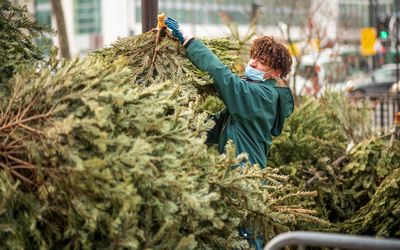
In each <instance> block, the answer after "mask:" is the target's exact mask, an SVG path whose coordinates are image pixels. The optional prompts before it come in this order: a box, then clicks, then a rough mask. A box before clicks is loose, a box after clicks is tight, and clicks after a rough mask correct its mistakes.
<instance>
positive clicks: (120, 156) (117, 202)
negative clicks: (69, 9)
mask: <svg viewBox="0 0 400 250" xmlns="http://www.w3.org/2000/svg"><path fill="white" fill-rule="evenodd" d="M1 2H2V4H3V3H9V1H8V0H1ZM2 6H3V5H2ZM16 8H17V7H16ZM19 10H22V11H26V10H24V9H19ZM4 13H6V12H5V11H3V10H2V14H4ZM1 17H2V18H3V17H4V16H1ZM1 34H3V32H2V33H1ZM8 42H10V41H8ZM205 42H206V44H207V45H208V46H210V48H212V50H213V51H214V52H215V53H216V55H217V56H219V57H220V59H221V60H222V61H225V62H226V63H228V62H229V63H230V64H229V65H230V66H232V67H233V63H234V60H233V59H234V58H233V57H232V55H231V53H230V50H232V49H234V48H235V47H236V44H235V43H233V42H230V41H229V39H227V38H221V39H214V40H205ZM10 43H11V42H10ZM10 46H11V45H10ZM56 54H57V51H56V50H54V49H53V50H52V54H51V56H50V58H49V60H48V61H46V62H45V63H42V62H39V61H38V60H36V59H31V60H29V63H28V64H25V63H21V65H20V66H19V67H18V69H17V70H15V72H14V74H12V75H10V76H9V77H7V78H5V85H4V86H7V91H3V92H1V93H0V112H1V118H0V231H1V234H0V246H1V247H3V248H6V249H17V248H18V249H146V248H147V249H156V248H157V249H224V248H225V249H231V248H234V247H236V248H243V249H245V248H248V243H247V241H245V240H244V239H243V238H241V237H239V236H238V231H237V227H238V226H246V227H248V228H253V229H254V232H255V234H254V237H256V236H258V235H263V236H264V239H265V241H268V240H269V239H270V238H271V237H273V236H274V235H276V234H278V233H281V232H284V231H288V230H292V229H294V228H295V225H297V227H300V226H301V225H304V227H306V226H308V225H310V224H318V225H320V226H328V225H329V223H328V222H327V221H324V220H321V219H319V218H318V217H316V216H314V214H315V211H313V210H308V209H306V208H305V207H303V206H302V204H303V202H305V203H309V201H310V200H312V198H313V197H315V196H316V194H317V193H316V192H315V191H313V192H302V191H298V190H297V189H294V188H293V187H292V186H291V185H289V184H288V177H287V176H284V175H280V174H279V170H278V169H272V168H267V169H264V170H262V171H261V170H260V169H258V168H257V167H252V166H249V165H247V166H245V168H243V169H240V168H237V169H236V170H235V171H232V170H231V169H232V166H234V165H237V164H238V163H239V162H240V161H241V160H242V159H243V158H244V157H246V155H245V154H243V155H240V156H238V157H236V153H235V149H234V147H233V144H232V142H229V143H228V144H227V145H226V152H227V153H226V154H223V155H218V154H216V153H215V151H214V150H212V149H209V148H208V147H207V146H206V145H205V144H204V142H205V139H206V133H207V131H208V130H210V128H211V127H212V126H213V123H211V122H208V121H207V120H206V118H207V115H208V113H207V112H203V110H204V106H202V105H201V101H202V100H203V99H205V98H206V97H207V96H215V95H216V94H215V92H214V91H213V90H212V88H211V87H210V84H211V83H212V79H210V78H209V77H208V76H207V75H206V73H203V72H200V71H199V70H197V69H196V68H195V67H194V66H193V65H192V64H191V63H190V61H189V60H187V59H185V58H184V48H183V47H182V46H181V45H180V43H179V42H177V41H175V40H174V39H172V38H170V37H169V36H168V35H167V34H165V36H162V37H161V38H159V39H158V38H157V34H156V33H155V32H149V33H146V34H142V35H140V36H137V37H133V38H127V39H120V40H119V41H118V42H116V43H115V44H113V46H112V47H111V48H105V49H103V50H100V51H95V52H93V53H92V54H91V55H92V56H88V57H87V58H85V59H83V60H80V59H79V58H77V59H75V60H74V61H67V60H58V59H57V58H56ZM267 182H268V185H265V183H267ZM299 200H300V202H299ZM305 203H304V205H306V204H305Z"/></svg>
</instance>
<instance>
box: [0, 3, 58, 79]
mask: <svg viewBox="0 0 400 250" xmlns="http://www.w3.org/2000/svg"><path fill="white" fill-rule="evenodd" d="M31 17H32V14H30V13H29V12H28V10H27V8H26V6H24V7H21V6H19V5H17V4H14V3H13V2H11V1H10V0H0V86H2V85H3V84H4V83H5V81H6V80H7V79H9V78H11V77H12V76H13V74H14V73H15V71H16V69H17V67H18V65H21V64H30V65H31V66H32V65H33V64H35V62H36V61H40V60H42V59H43V48H41V47H37V46H36V45H35V44H34V43H33V42H32V39H33V38H36V37H39V36H40V37H41V38H42V39H44V40H45V41H47V40H46V35H47V34H50V35H54V34H55V31H54V30H52V29H50V28H48V27H46V26H45V25H43V26H39V25H38V24H39V21H32V20H31Z"/></svg>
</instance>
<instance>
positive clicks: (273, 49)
mask: <svg viewBox="0 0 400 250" xmlns="http://www.w3.org/2000/svg"><path fill="white" fill-rule="evenodd" d="M249 55H250V58H252V59H259V60H261V61H263V62H264V63H265V64H266V65H268V66H270V67H271V68H272V69H275V70H282V72H281V74H280V76H279V78H285V77H286V76H287V75H288V74H289V72H290V70H291V67H292V57H291V56H290V53H289V49H288V48H286V47H285V46H283V44H281V43H279V42H276V41H275V39H274V38H273V37H272V36H271V37H269V36H263V37H260V38H257V39H255V40H254V41H253V43H252V44H251V46H250V50H249Z"/></svg>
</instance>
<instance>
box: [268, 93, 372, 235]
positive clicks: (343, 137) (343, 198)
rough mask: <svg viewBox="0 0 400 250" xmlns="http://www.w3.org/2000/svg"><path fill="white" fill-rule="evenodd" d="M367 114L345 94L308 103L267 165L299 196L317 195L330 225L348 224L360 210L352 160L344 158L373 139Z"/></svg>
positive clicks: (327, 95) (296, 113) (289, 121)
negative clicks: (349, 167) (346, 167)
mask: <svg viewBox="0 0 400 250" xmlns="http://www.w3.org/2000/svg"><path fill="white" fill-rule="evenodd" d="M368 112H370V109H369V108H368V106H367V105H365V106H361V107H360V106H359V105H358V104H354V103H353V104H352V103H349V101H348V100H347V99H346V98H345V97H344V96H343V95H342V94H341V93H336V92H331V91H327V92H326V93H325V95H323V96H322V97H321V99H318V100H314V99H310V98H305V99H303V100H301V104H300V105H299V107H298V108H297V109H295V111H294V113H293V114H292V115H291V116H290V117H288V118H287V119H286V121H285V127H284V130H283V132H282V135H281V136H279V137H278V138H275V139H274V143H273V144H272V146H271V150H270V153H269V155H268V164H269V165H270V166H272V167H274V168H279V169H280V170H281V173H283V174H289V175H290V176H291V178H290V179H291V181H292V183H293V185H294V186H296V187H298V188H299V190H307V191H317V192H318V196H317V199H316V202H317V203H316V205H317V207H316V209H317V211H318V216H321V217H322V218H324V219H327V220H330V221H331V222H335V223H337V222H341V221H344V220H345V219H348V218H350V217H351V216H352V215H354V213H355V212H356V211H357V210H358V209H359V208H360V204H361V202H358V201H357V199H358V198H360V197H357V195H356V193H355V192H354V191H351V190H352V188H353V187H352V185H354V183H353V184H351V183H350V180H352V181H354V180H355V179H354V178H355V177H353V176H352V173H350V174H347V173H346V172H344V171H343V168H342V165H343V164H345V163H347V161H346V160H348V159H350V156H347V155H346V152H345V150H346V147H347V145H348V143H349V142H350V140H354V141H356V142H358V141H359V140H362V139H365V138H368V136H370V135H371V133H372V132H371V128H369V127H368V124H371V123H370V121H369V119H370V117H371V116H370V115H369V113H368ZM360 114H362V115H360ZM365 124H367V125H365ZM349 164H350V163H349ZM363 174H365V175H366V178H369V177H367V176H369V173H363ZM347 178H348V179H347ZM354 188H355V189H357V190H358V188H356V187H354ZM314 230H320V229H319V228H314Z"/></svg>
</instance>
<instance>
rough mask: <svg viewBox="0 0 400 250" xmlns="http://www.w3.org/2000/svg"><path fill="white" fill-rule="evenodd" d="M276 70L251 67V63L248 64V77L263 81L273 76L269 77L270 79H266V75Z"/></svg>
mask: <svg viewBox="0 0 400 250" xmlns="http://www.w3.org/2000/svg"><path fill="white" fill-rule="evenodd" d="M272 71H274V70H273V69H271V70H270V71H267V72H264V71H261V70H258V69H255V68H253V67H251V66H250V65H249V64H247V67H246V78H248V79H250V80H252V81H260V82H263V81H265V80H268V79H270V78H272V77H269V78H268V79H264V75H265V74H267V73H269V72H272Z"/></svg>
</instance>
